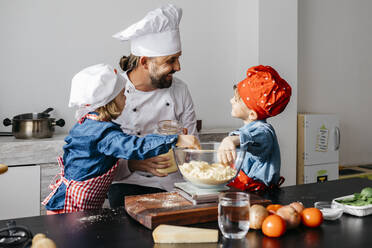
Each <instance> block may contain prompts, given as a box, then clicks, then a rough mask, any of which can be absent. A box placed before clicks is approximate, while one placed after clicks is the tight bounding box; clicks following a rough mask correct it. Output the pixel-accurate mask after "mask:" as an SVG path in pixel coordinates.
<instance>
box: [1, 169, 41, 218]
mask: <svg viewBox="0 0 372 248" xmlns="http://www.w3.org/2000/svg"><path fill="white" fill-rule="evenodd" d="M36 215H40V166H39V165H25V166H10V167H9V168H8V171H7V172H6V173H5V174H2V175H0V220H1V219H10V218H21V217H28V216H36Z"/></svg>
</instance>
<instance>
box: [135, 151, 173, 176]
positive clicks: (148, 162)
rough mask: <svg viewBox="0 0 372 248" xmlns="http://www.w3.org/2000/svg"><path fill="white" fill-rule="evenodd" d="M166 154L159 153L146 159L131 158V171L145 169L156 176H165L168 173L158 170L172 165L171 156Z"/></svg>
mask: <svg viewBox="0 0 372 248" xmlns="http://www.w3.org/2000/svg"><path fill="white" fill-rule="evenodd" d="M165 155H166V154H164V155H159V156H157V157H152V158H148V159H145V160H129V161H128V167H129V169H130V170H131V171H145V172H150V173H151V174H153V175H154V176H158V177H165V176H167V175H168V174H167V173H160V172H158V171H157V170H156V169H164V168H168V167H169V166H171V164H170V159H169V157H168V156H165Z"/></svg>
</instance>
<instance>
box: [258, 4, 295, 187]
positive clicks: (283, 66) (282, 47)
mask: <svg viewBox="0 0 372 248" xmlns="http://www.w3.org/2000/svg"><path fill="white" fill-rule="evenodd" d="M258 44H259V63H260V64H263V65H271V66H272V67H274V68H275V69H276V70H277V71H278V73H279V74H280V75H281V77H283V78H284V79H285V80H286V81H287V82H288V83H289V85H290V86H291V88H292V96H291V100H290V102H289V104H288V106H287V107H286V109H285V110H284V111H283V112H282V113H281V114H279V115H278V116H275V117H272V118H270V119H268V122H270V123H271V124H272V125H273V127H274V128H275V131H276V134H277V136H278V141H279V146H280V153H281V157H282V167H281V174H282V175H283V176H284V177H285V179H286V181H285V184H284V185H294V184H296V142H297V124H296V121H297V0H280V1H273V0H261V1H260V5H259V40H258Z"/></svg>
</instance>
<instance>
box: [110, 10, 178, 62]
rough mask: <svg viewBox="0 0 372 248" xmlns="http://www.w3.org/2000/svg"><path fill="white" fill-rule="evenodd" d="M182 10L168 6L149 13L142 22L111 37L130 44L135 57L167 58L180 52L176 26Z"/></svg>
mask: <svg viewBox="0 0 372 248" xmlns="http://www.w3.org/2000/svg"><path fill="white" fill-rule="evenodd" d="M181 17H182V9H180V8H178V7H176V6H175V5H172V4H168V5H166V6H164V7H161V8H157V9H155V10H153V11H150V12H149V13H148V14H147V15H146V16H145V17H144V18H143V19H142V20H140V21H139V22H137V23H134V24H133V25H131V26H130V27H128V28H127V29H125V30H123V31H121V32H119V33H116V34H114V35H113V36H112V37H114V38H116V39H118V40H120V41H127V40H130V42H131V53H132V54H133V55H136V56H147V57H157V56H167V55H171V54H175V53H178V52H180V51H181V38H180V32H179V29H178V26H179V24H180V21H181Z"/></svg>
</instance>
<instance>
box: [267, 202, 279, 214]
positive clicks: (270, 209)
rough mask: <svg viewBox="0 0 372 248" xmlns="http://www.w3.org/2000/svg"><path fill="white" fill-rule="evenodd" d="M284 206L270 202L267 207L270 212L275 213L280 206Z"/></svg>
mask: <svg viewBox="0 0 372 248" xmlns="http://www.w3.org/2000/svg"><path fill="white" fill-rule="evenodd" d="M281 207H283V205H280V204H270V205H268V206H267V207H266V210H267V211H269V213H270V214H273V213H275V212H276V211H277V210H278V209H279V208H281Z"/></svg>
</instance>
